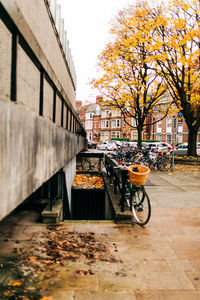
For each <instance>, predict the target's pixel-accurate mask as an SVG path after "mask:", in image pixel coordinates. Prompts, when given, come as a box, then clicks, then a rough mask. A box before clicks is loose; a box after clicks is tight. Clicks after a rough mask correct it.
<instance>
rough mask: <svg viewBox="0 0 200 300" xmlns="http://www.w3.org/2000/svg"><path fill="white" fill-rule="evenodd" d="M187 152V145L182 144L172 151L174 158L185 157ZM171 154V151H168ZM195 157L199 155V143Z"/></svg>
mask: <svg viewBox="0 0 200 300" xmlns="http://www.w3.org/2000/svg"><path fill="white" fill-rule="evenodd" d="M187 151H188V143H183V144H181V145H179V146H177V147H176V149H174V155H175V156H185V155H187ZM170 153H172V150H171V151H170ZM197 155H200V143H197Z"/></svg>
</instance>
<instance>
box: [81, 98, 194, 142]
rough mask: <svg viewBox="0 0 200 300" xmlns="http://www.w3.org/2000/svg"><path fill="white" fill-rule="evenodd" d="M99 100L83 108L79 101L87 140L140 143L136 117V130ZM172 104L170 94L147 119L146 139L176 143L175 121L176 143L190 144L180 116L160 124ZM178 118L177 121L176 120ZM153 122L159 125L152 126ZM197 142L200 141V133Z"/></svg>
mask: <svg viewBox="0 0 200 300" xmlns="http://www.w3.org/2000/svg"><path fill="white" fill-rule="evenodd" d="M99 98H101V97H100V96H97V98H96V103H92V104H88V105H85V106H83V105H82V102H81V101H77V110H78V114H79V118H80V120H81V122H82V124H83V126H84V127H85V130H86V132H87V139H88V140H90V141H92V140H93V141H95V142H102V141H108V140H111V139H112V138H128V139H129V140H130V141H132V140H137V138H138V134H137V128H136V123H135V120H134V119H133V118H129V119H127V121H128V123H129V124H131V125H132V127H131V126H129V125H128V124H126V122H124V119H123V116H122V115H121V112H120V110H119V109H116V108H113V107H112V108H111V107H109V106H106V107H101V108H100V107H99V105H98V104H97V103H98V101H99ZM169 101H170V95H169V93H166V94H165V95H164V96H163V97H162V98H161V100H160V103H159V105H157V107H156V108H155V109H154V110H153V112H152V113H151V115H149V116H147V119H146V124H147V125H146V126H144V128H143V139H144V140H149V139H151V140H157V141H162V142H168V143H172V139H173V122H175V128H174V133H175V135H174V141H175V143H183V142H187V141H188V128H187V125H186V123H185V121H184V119H183V118H182V117H181V116H180V113H174V114H168V116H167V117H165V118H164V119H163V120H161V121H158V120H159V119H161V118H162V117H163V116H164V110H165V108H166V105H167V103H168V102H169ZM80 102H81V103H80ZM174 119H175V121H173V120H174ZM156 120H157V121H158V122H157V123H155V122H156ZM151 123H155V124H153V125H151ZM148 124H149V125H148ZM197 141H200V132H199V134H198V137H197Z"/></svg>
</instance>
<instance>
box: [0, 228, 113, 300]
mask: <svg viewBox="0 0 200 300" xmlns="http://www.w3.org/2000/svg"><path fill="white" fill-rule="evenodd" d="M19 244H20V243H19ZM110 247H112V246H110V245H109V244H108V243H106V242H104V241H101V239H99V240H98V236H97V235H96V234H95V233H94V232H78V231H69V230H68V228H67V227H66V226H63V225H62V224H55V225H49V226H47V232H45V233H42V236H41V237H39V240H38V237H37V235H36V236H35V240H34V239H33V240H32V243H31V248H30V249H24V248H23V247H21V246H20V245H19V247H18V248H14V249H13V252H14V253H16V254H17V259H15V260H13V261H12V262H11V261H10V262H9V264H10V266H9V267H10V270H11V271H12V274H14V280H10V281H9V282H6V284H5V283H4V285H0V299H23V300H37V299H38V300H50V299H52V297H50V296H48V290H46V289H45V288H44V285H43V282H44V280H48V279H51V278H55V277H56V276H58V275H59V272H60V271H61V270H62V268H63V267H66V266H67V262H68V261H73V262H80V261H84V262H85V263H86V265H88V269H87V270H79V269H77V270H75V271H74V276H77V277H83V276H86V275H88V276H90V275H94V274H95V272H94V271H93V270H91V265H93V264H94V263H95V262H98V261H103V262H105V264H110V263H116V262H118V260H117V259H116V258H115V257H114V256H113V254H112V253H111V251H110ZM113 247H114V248H113V249H112V250H114V251H115V252H116V251H117V249H116V245H114V244H113ZM1 268H2V269H4V268H5V269H7V266H6V264H5V265H2V266H1ZM2 271H3V270H2Z"/></svg>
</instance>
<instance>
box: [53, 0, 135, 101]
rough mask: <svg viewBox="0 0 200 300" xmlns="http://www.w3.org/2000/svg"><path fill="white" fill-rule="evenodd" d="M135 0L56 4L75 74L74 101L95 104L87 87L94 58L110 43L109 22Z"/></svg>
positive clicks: (66, 0)
mask: <svg viewBox="0 0 200 300" xmlns="http://www.w3.org/2000/svg"><path fill="white" fill-rule="evenodd" d="M134 1H135V0H57V3H59V4H61V16H62V18H64V20H65V29H66V30H67V32H68V39H69V43H70V48H71V50H72V56H73V59H74V63H75V69H76V73H77V80H78V81H77V97H76V98H77V100H82V101H86V100H88V101H90V102H94V101H95V99H96V92H95V91H94V90H92V89H91V87H90V85H89V84H87V83H88V82H89V80H90V79H91V78H93V77H94V76H95V75H96V72H97V70H96V67H95V66H96V62H97V56H98V55H99V54H100V52H101V51H102V50H103V49H104V46H105V44H106V43H107V42H108V40H109V35H108V30H109V29H110V27H111V25H110V24H109V23H110V21H111V20H112V19H113V18H114V16H115V15H116V14H117V12H118V11H119V10H121V9H123V8H124V7H126V6H127V5H128V4H131V3H134Z"/></svg>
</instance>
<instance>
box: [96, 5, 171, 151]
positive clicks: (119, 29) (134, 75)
mask: <svg viewBox="0 0 200 300" xmlns="http://www.w3.org/2000/svg"><path fill="white" fill-rule="evenodd" d="M155 25H157V20H154V19H153V18H152V17H151V15H150V8H149V7H148V5H147V3H146V2H139V3H138V4H136V5H135V6H129V7H128V8H127V9H124V10H123V11H121V12H119V15H118V16H117V18H116V19H115V22H114V24H113V26H112V28H111V34H112V37H113V39H112V41H111V42H110V43H108V44H107V45H106V47H105V49H104V50H103V51H102V53H101V54H100V55H99V57H98V67H99V70H100V72H101V74H102V76H101V77H100V78H99V79H95V80H93V81H92V84H93V86H94V87H95V88H98V89H99V90H100V92H101V94H102V95H103V99H104V100H105V101H104V103H103V105H109V106H114V107H117V108H119V109H120V110H121V113H122V115H123V117H124V121H125V122H126V123H128V125H129V126H131V127H132V125H131V123H130V122H129V120H130V118H134V119H135V121H136V127H137V131H138V146H139V147H141V141H142V131H143V128H144V126H147V125H149V124H147V122H146V120H147V117H148V115H150V114H151V112H152V109H153V108H154V107H155V106H156V105H157V103H158V101H159V99H160V97H161V96H162V95H163V94H164V93H165V92H166V86H165V84H164V80H163V79H162V78H161V77H160V76H159V73H158V72H157V70H156V69H155V62H154V61H151V60H150V59H148V58H149V57H150V56H151V52H150V45H151V43H152V41H154V34H155V33H156V30H155ZM164 117H165V115H164V116H163V117H162V119H163V118H164ZM159 121H160V120H156V122H159Z"/></svg>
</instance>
